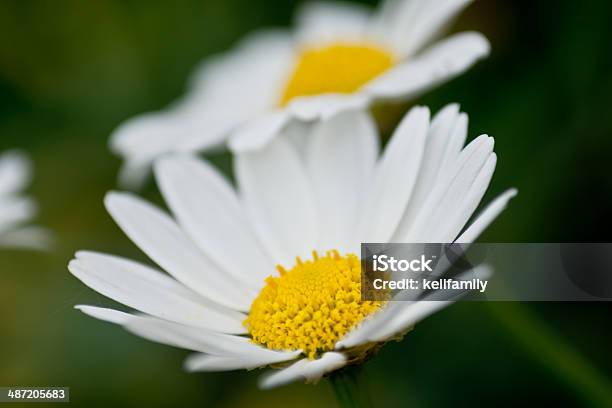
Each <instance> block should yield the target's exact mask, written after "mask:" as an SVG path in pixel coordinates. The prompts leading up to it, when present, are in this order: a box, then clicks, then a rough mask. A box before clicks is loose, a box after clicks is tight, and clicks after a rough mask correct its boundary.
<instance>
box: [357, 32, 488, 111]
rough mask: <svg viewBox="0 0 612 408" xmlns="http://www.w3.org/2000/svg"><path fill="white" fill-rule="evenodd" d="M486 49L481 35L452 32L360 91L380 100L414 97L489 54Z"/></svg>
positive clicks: (485, 43)
mask: <svg viewBox="0 0 612 408" xmlns="http://www.w3.org/2000/svg"><path fill="white" fill-rule="evenodd" d="M489 49H490V45H489V42H488V41H487V39H486V38H485V37H484V36H483V35H482V34H479V33H475V32H464V33H459V34H455V35H453V36H450V37H448V38H446V39H444V40H442V41H440V42H438V43H436V44H435V45H433V46H432V47H431V48H429V49H427V50H425V51H424V52H423V53H422V54H420V55H418V56H416V57H415V58H414V59H409V60H407V61H406V62H403V63H400V64H399V65H397V66H396V67H394V68H391V69H390V70H388V71H386V72H384V73H383V74H381V75H380V76H379V77H377V78H375V79H374V80H372V81H370V82H369V83H368V84H366V85H365V87H364V88H363V92H366V93H368V94H369V95H371V96H372V97H374V98H380V99H407V98H414V97H416V96H418V95H420V94H422V93H424V92H426V91H428V90H429V89H431V88H433V87H435V86H437V85H439V84H441V83H443V82H446V81H448V80H450V79H452V78H454V77H456V76H458V75H460V74H461V73H463V72H464V71H466V70H467V69H468V68H469V67H470V66H472V65H473V64H474V63H475V62H476V61H478V60H479V59H481V58H483V57H485V56H486V55H488V53H489Z"/></svg>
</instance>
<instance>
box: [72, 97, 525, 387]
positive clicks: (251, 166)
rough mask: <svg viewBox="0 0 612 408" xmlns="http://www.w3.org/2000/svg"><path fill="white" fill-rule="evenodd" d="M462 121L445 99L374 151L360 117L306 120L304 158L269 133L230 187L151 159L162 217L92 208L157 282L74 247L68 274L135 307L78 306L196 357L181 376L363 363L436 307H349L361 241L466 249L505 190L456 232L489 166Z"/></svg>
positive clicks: (269, 381) (122, 201) (128, 203)
mask: <svg viewBox="0 0 612 408" xmlns="http://www.w3.org/2000/svg"><path fill="white" fill-rule="evenodd" d="M467 122H468V119H467V116H466V115H465V114H464V113H459V109H458V107H457V105H449V106H447V107H446V108H444V109H443V110H442V111H440V113H438V114H437V115H436V117H435V118H434V119H433V120H432V121H430V118H429V111H428V109H426V108H422V107H416V108H413V109H412V110H411V111H410V112H409V114H408V115H406V117H405V118H404V119H403V120H402V122H401V123H400V125H399V126H398V128H397V130H396V131H395V132H394V135H393V136H392V138H391V140H390V141H389V143H388V146H387V147H386V149H385V151H384V153H382V155H379V147H378V141H379V136H378V134H377V131H376V127H375V125H374V123H373V120H372V118H371V116H369V115H368V114H367V113H364V112H361V111H347V112H343V113H341V114H339V115H336V116H334V117H333V118H330V119H327V120H324V121H320V122H319V123H317V124H316V125H315V126H313V127H309V128H308V130H306V131H307V132H309V134H308V135H303V136H304V137H305V139H304V140H307V146H306V147H305V149H303V151H302V152H301V153H298V151H297V150H296V149H295V145H294V144H293V143H290V142H288V140H287V138H286V136H287V135H280V136H279V137H276V138H274V140H273V141H271V142H270V143H269V144H268V145H267V146H266V147H265V148H263V149H259V150H257V151H250V152H243V153H240V154H238V155H237V156H236V157H235V174H236V179H237V186H238V187H237V188H236V189H234V187H233V186H232V185H231V184H230V183H229V182H228V181H227V180H225V179H224V178H223V177H222V176H221V175H220V174H219V173H218V172H217V171H216V170H215V169H214V168H213V167H211V166H210V165H209V164H207V163H206V162H204V161H202V160H200V159H198V158H195V157H193V156H190V155H187V154H185V155H175V156H167V157H165V158H162V159H160V160H158V161H156V164H155V174H156V178H157V182H158V185H159V187H160V190H161V192H162V194H163V196H164V198H165V200H166V202H167V204H168V206H169V208H170V210H171V211H172V214H173V217H171V216H169V215H168V214H166V213H165V212H164V211H162V210H160V209H159V208H156V207H154V206H153V205H151V204H149V203H147V202H145V201H143V200H141V199H139V198H137V197H136V196H134V195H132V194H128V193H117V192H113V193H109V194H108V196H107V197H106V200H105V203H106V207H107V209H108V211H109V212H110V214H111V215H112V217H113V218H114V219H115V221H116V222H117V223H118V225H119V226H120V227H121V228H122V229H123V231H124V232H125V233H126V234H127V235H128V236H129V237H130V239H131V240H132V241H133V242H134V243H135V244H136V245H138V246H139V247H140V248H141V249H142V250H143V251H144V252H145V253H146V254H147V255H148V256H149V258H151V260H153V261H154V262H155V263H157V265H158V266H159V267H160V268H161V269H162V270H164V271H166V272H167V273H168V274H169V275H166V274H164V273H162V272H160V271H158V270H157V269H155V268H153V267H149V266H145V265H143V264H139V263H136V262H133V261H130V260H127V259H123V258H119V257H116V256H111V255H103V254H98V253H94V252H78V253H77V254H76V259H74V260H72V261H71V262H70V265H69V269H70V271H71V272H72V273H73V274H74V275H75V276H76V277H77V278H78V279H80V280H81V281H83V282H84V283H85V284H86V285H88V286H90V287H91V288H93V289H94V290H96V291H98V292H99V293H101V294H104V295H105V296H108V297H110V298H112V299H114V300H116V301H118V302H120V303H123V304H125V305H126V306H128V307H131V308H133V309H135V310H137V311H138V312H137V313H135V314H133V313H125V312H120V311H117V310H112V309H106V308H100V307H94V306H77V308H79V309H81V310H82V311H83V312H85V313H87V314H89V315H91V316H94V317H96V318H99V319H102V320H106V321H110V322H113V323H116V324H119V325H122V326H123V327H125V328H126V329H127V330H129V331H131V332H133V333H135V334H137V335H140V336H142V337H145V338H147V339H149V340H153V341H157V342H160V343H165V344H168V345H172V346H176V347H180V348H185V349H189V350H193V351H196V352H198V354H195V355H193V356H190V357H189V358H188V359H187V361H186V367H187V369H188V370H192V371H219V370H236V369H252V368H256V367H264V366H274V367H276V368H279V367H280V368H281V369H280V370H279V371H275V372H273V373H272V374H270V375H268V376H266V377H264V379H263V381H262V383H261V385H262V387H264V388H269V387H274V386H278V385H281V384H284V383H287V382H290V381H293V380H297V379H306V380H308V381H314V380H317V379H319V378H320V377H321V376H323V375H325V374H326V373H329V372H330V371H332V370H336V369H338V368H340V367H342V366H344V365H346V364H352V363H356V362H358V361H362V360H364V359H365V358H367V357H369V355H370V354H371V353H372V352H373V351H375V350H376V349H377V348H378V347H379V346H380V345H381V344H383V343H384V342H386V341H387V340H389V339H391V338H398V336H401V335H402V334H404V333H405V332H406V331H407V330H408V329H410V328H411V327H412V326H413V325H414V324H415V323H417V322H418V321H420V320H421V319H423V318H425V317H427V316H428V315H430V314H431V313H433V312H435V311H436V310H439V309H440V308H442V307H444V306H446V305H447V304H448V303H449V302H443V301H417V302H390V303H386V304H385V303H382V302H360V296H359V295H360V286H359V283H360V279H361V276H360V268H361V266H360V262H359V261H358V258H357V254H358V253H359V252H358V251H359V244H360V242H453V241H457V242H472V241H474V240H475V239H476V237H477V236H478V235H479V234H480V233H481V232H482V231H483V230H484V229H485V228H486V227H487V226H488V225H489V224H490V223H491V222H492V221H493V220H494V219H495V218H496V217H497V216H498V215H499V213H500V212H501V211H502V210H503V209H504V208H505V206H506V204H507V202H508V200H509V199H510V198H511V197H512V196H514V195H515V193H516V192H515V190H509V191H507V192H506V193H504V194H502V195H501V196H499V197H498V198H497V199H495V200H494V201H493V203H491V204H490V205H489V206H488V207H487V208H486V209H485V210H484V211H483V212H482V213H481V214H480V215H479V216H478V217H476V218H475V219H474V221H473V222H472V223H471V224H470V225H469V226H468V227H467V228H466V225H467V223H468V220H469V219H470V217H471V216H472V213H473V212H474V211H475V209H476V207H477V206H478V205H479V202H480V200H481V198H482V196H483V194H484V193H485V190H486V189H487V186H488V184H489V181H490V179H491V177H492V174H493V170H494V168H495V164H496V155H495V153H493V139H492V138H491V137H488V136H486V135H482V136H479V137H477V138H476V139H474V140H473V141H472V142H471V143H469V144H468V145H467V146H466V147H465V148H463V145H464V143H465V140H466V134H467ZM313 251H319V252H318V253H317V252H313ZM296 257H301V258H297V260H296ZM277 265H282V266H278V267H277ZM478 272H479V273H486V270H483V269H482V268H481V270H479V271H478Z"/></svg>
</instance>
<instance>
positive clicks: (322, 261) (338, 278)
mask: <svg viewBox="0 0 612 408" xmlns="http://www.w3.org/2000/svg"><path fill="white" fill-rule="evenodd" d="M277 269H278V272H279V275H280V276H278V277H273V276H270V277H268V278H267V279H266V286H264V288H263V289H262V290H261V292H260V293H259V296H258V297H257V298H256V299H255V300H254V301H253V304H252V305H251V311H250V314H249V317H248V318H247V319H246V320H245V321H244V325H245V327H246V328H247V329H248V330H249V332H250V334H251V337H252V339H253V341H254V342H256V343H259V344H261V345H264V346H266V347H268V348H270V349H274V350H299V349H301V350H303V352H304V354H306V355H307V356H308V357H309V358H311V359H312V358H315V357H317V356H318V355H319V354H321V353H323V352H325V351H329V350H333V348H334V346H335V344H336V342H337V341H338V340H340V339H341V338H342V337H343V336H344V335H345V334H346V333H347V332H348V331H349V330H350V329H351V328H352V327H354V326H355V325H356V324H358V323H359V322H361V321H362V320H363V319H364V318H365V317H366V316H368V315H369V314H371V313H373V312H375V311H376V310H378V308H379V307H380V306H381V305H382V302H378V301H376V302H375V301H363V302H362V301H361V262H360V260H359V258H358V257H357V256H356V255H353V254H349V255H345V256H341V255H340V254H339V253H338V252H337V251H330V252H327V254H326V255H325V256H321V255H319V254H317V253H316V252H313V260H306V261H302V260H300V259H299V258H297V260H296V264H295V266H294V267H293V268H292V269H291V270H286V269H284V268H283V267H281V266H278V267H277Z"/></svg>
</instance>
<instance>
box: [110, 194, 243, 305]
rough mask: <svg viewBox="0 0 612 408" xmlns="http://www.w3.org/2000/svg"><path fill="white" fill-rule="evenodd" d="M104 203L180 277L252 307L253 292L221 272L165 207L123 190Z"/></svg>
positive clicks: (215, 296) (211, 295) (227, 301)
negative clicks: (165, 212) (163, 210)
mask: <svg viewBox="0 0 612 408" xmlns="http://www.w3.org/2000/svg"><path fill="white" fill-rule="evenodd" d="M105 204H106V208H107V210H108V212H109V213H110V214H111V216H112V217H113V219H114V220H115V221H116V222H117V224H118V225H119V226H120V227H121V229H122V230H123V231H124V232H125V233H126V234H127V236H128V237H130V239H131V240H132V241H133V242H134V243H135V244H136V245H138V246H139V247H140V248H141V249H142V250H143V251H144V252H145V253H146V254H147V255H148V256H149V258H151V259H152V260H153V261H155V262H156V263H157V264H158V265H159V266H161V267H162V268H163V269H164V270H166V271H167V272H168V273H170V274H171V275H173V276H174V277H175V278H176V279H177V280H179V281H181V282H182V283H184V284H185V285H186V286H187V287H188V288H190V289H193V290H195V291H196V292H198V293H199V294H201V295H202V296H204V297H206V298H208V299H210V300H212V301H214V302H217V303H219V304H220V305H223V306H226V307H229V308H232V309H235V310H242V311H246V310H249V307H250V302H251V300H252V299H253V297H254V293H251V292H249V291H247V289H246V288H244V287H243V286H242V285H240V284H239V283H238V282H237V281H235V279H232V278H231V277H230V276H229V275H227V274H224V273H222V272H221V271H220V270H219V269H218V267H217V266H216V265H214V264H213V263H212V262H211V261H210V260H209V259H208V258H207V257H206V256H204V254H203V253H202V252H201V251H200V249H199V248H197V247H196V245H195V244H194V243H193V242H192V241H191V240H190V239H189V238H188V237H187V236H186V235H185V234H184V233H183V231H182V230H181V229H180V228H179V227H178V226H177V225H176V223H175V222H174V221H173V220H172V219H171V218H170V217H168V216H167V215H166V214H164V213H163V212H162V211H160V210H159V209H157V208H155V207H154V206H152V205H151V204H149V203H147V202H145V201H143V200H141V199H139V198H137V197H135V196H132V195H129V194H123V193H109V194H108V195H107V196H106V199H105Z"/></svg>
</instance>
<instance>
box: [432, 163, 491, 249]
mask: <svg viewBox="0 0 612 408" xmlns="http://www.w3.org/2000/svg"><path fill="white" fill-rule="evenodd" d="M496 164H497V156H496V155H495V153H492V154H491V155H490V156H489V158H488V159H487V161H486V162H485V164H484V165H483V166H482V168H481V169H480V171H479V172H478V175H477V176H476V178H475V179H474V181H473V182H472V184H471V186H469V188H468V189H465V188H464V189H461V191H460V192H459V193H456V196H457V197H461V195H460V194H463V199H462V200H461V201H457V202H456V203H455V206H454V207H452V208H450V209H449V212H448V213H447V217H448V219H447V220H446V221H445V223H444V224H446V225H444V226H443V227H442V229H441V230H440V231H439V232H437V233H436V236H438V234H439V236H440V237H442V240H441V242H452V241H454V240H455V239H456V238H457V235H458V234H459V232H460V231H461V230H463V228H464V227H465V224H466V223H467V222H468V220H469V219H470V217H471V216H472V214H473V213H474V211H475V210H476V208H478V205H479V204H480V200H482V197H483V196H484V194H485V192H486V191H487V188H488V187H489V183H490V182H491V178H492V177H493V172H494V171H495V165H496Z"/></svg>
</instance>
